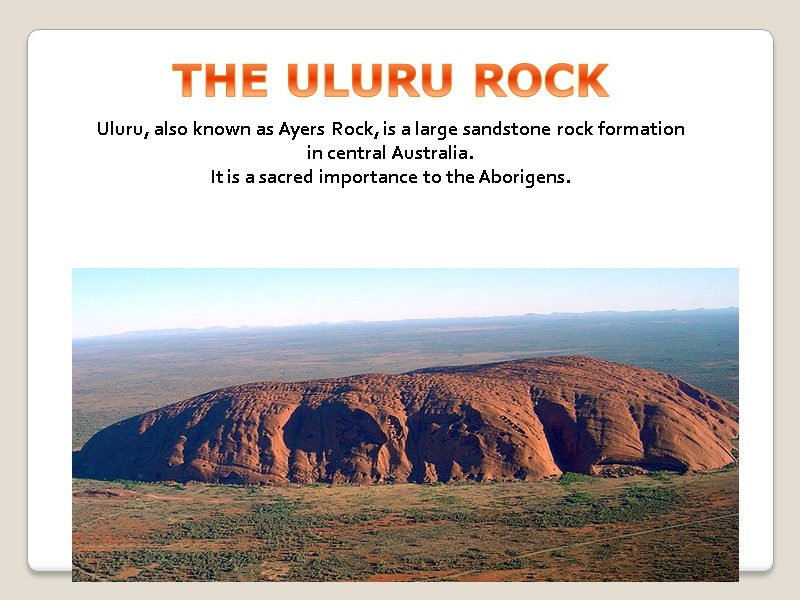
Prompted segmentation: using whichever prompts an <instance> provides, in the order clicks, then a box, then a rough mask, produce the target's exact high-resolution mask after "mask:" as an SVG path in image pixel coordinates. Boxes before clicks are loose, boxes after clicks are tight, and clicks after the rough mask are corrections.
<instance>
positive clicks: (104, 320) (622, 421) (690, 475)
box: [71, 268, 740, 582]
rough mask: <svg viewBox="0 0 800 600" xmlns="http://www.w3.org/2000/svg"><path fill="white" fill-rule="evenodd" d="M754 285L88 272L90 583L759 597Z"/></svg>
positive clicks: (576, 273)
mask: <svg viewBox="0 0 800 600" xmlns="http://www.w3.org/2000/svg"><path fill="white" fill-rule="evenodd" d="M739 318H740V316H739V271H738V269H723V268H714V269H699V268H680V269H677V268H676V269H670V268H653V269H638V268H637V269H631V268H624V269H599V268H587V269H575V268H564V269H557V268H551V269H543V268H528V269H525V268H513V269H511V268H509V269H505V268H452V269H445V268H409V269H403V268H386V269H339V268H324V269H312V268H309V269H302V268H291V269H238V268H213V269H196V268H175V269H145V268H116V269H115V268H111V269H95V268H81V269H72V340H71V344H72V580H73V581H85V582H96V581H265V582H269V581H275V582H278V581H281V582H283V581H288V582H293V581H314V582H329V581H353V582H356V581H357V582H405V581H413V582H420V581H428V582H431V581H437V582H483V581H492V582H499V581H512V582H533V581H738V580H739V572H738V569H739V469H738V463H739Z"/></svg>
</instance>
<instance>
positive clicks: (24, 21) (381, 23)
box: [0, 0, 800, 600]
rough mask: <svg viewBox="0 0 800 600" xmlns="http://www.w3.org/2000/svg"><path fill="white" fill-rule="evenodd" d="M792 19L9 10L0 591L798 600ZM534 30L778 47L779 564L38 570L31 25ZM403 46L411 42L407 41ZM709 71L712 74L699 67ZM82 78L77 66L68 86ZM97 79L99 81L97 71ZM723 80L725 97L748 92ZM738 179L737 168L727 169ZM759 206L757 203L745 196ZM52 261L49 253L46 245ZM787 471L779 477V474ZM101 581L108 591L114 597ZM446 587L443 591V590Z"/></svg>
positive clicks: (62, 7) (791, 12)
mask: <svg viewBox="0 0 800 600" xmlns="http://www.w3.org/2000/svg"><path fill="white" fill-rule="evenodd" d="M799 15H800V10H799V9H798V8H796V6H795V5H794V4H793V3H791V2H786V1H785V0H758V1H755V2H754V1H741V0H706V1H704V2H697V0H671V1H670V2H655V1H653V2H642V1H641V0H624V1H611V2H598V1H596V0H595V1H592V0H569V1H564V2H560V3H552V2H550V3H546V5H545V3H540V2H535V1H527V2H525V1H502V0H499V1H497V2H485V1H484V2H476V1H474V0H461V1H456V2H453V1H449V0H448V1H442V0H440V1H439V2H434V1H431V0H423V1H419V0H406V1H404V2H397V3H388V2H379V1H376V0H373V1H371V2H370V1H349V2H348V1H342V2H331V1H330V0H329V1H327V2H325V1H322V0H313V1H304V2H301V1H298V2H295V3H294V5H293V6H292V5H289V3H287V4H286V5H283V6H270V5H269V4H268V3H267V2H264V1H261V2H258V1H252V0H247V1H235V0H232V1H230V2H225V3H223V2H219V1H215V2H212V1H209V0H194V1H187V0H177V1H171V2H170V1H168V0H137V1H136V2H130V3H123V2H110V1H108V0H82V1H76V2H69V1H65V0H61V1H58V0H32V1H29V2H17V3H13V4H12V3H11V2H10V1H9V2H7V3H5V4H4V10H3V18H2V21H3V22H2V25H0V32H1V33H2V35H0V48H2V50H3V51H2V57H3V59H4V60H3V63H2V64H3V67H2V70H1V71H0V72H2V86H0V90H2V92H0V104H1V105H2V108H3V110H2V111H0V124H1V126H2V129H1V130H0V165H2V167H0V176H1V177H2V190H3V194H2V201H0V211H1V212H0V215H1V217H0V224H2V235H0V244H2V246H0V247H1V248H2V254H0V256H2V273H3V275H4V277H3V280H4V284H5V285H4V286H3V288H4V293H2V294H0V303H1V306H2V309H3V310H0V315H2V317H0V318H1V319H2V321H0V327H1V328H0V331H2V333H3V336H4V341H5V343H4V344H2V346H0V353H2V355H1V358H2V365H3V371H2V372H3V383H4V387H5V390H6V391H5V393H4V394H3V396H4V402H3V407H2V410H3V419H2V421H3V422H4V424H5V426H4V427H3V430H2V431H3V438H2V439H3V441H4V444H3V447H4V450H5V455H6V460H5V461H4V465H5V468H4V469H3V473H4V475H5V476H4V481H3V485H2V487H3V488H4V492H3V493H2V494H1V495H0V507H1V508H2V509H3V510H2V512H3V522H4V525H5V526H4V528H3V529H4V531H3V535H2V537H1V538H0V539H2V542H1V543H2V549H1V550H0V565H2V567H1V568H2V573H3V575H2V588H3V590H4V593H7V592H10V593H11V594H14V593H15V592H16V593H17V594H19V595H22V594H25V595H26V596H32V597H40V596H45V595H47V596H49V597H58V598H67V599H69V598H77V597H81V598H92V597H98V595H106V594H109V593H111V594H114V595H115V596H116V597H119V598H134V597H138V596H139V595H140V594H142V593H145V594H148V595H152V597H157V598H161V597H164V598H166V597H169V596H171V595H175V593H176V592H178V593H180V594H186V593H188V594H192V595H196V596H197V597H198V598H212V597H216V596H218V595H219V594H220V593H223V594H224V593H235V594H237V595H239V596H241V597H259V596H263V595H265V594H270V595H271V596H274V595H284V594H292V595H295V596H297V595H301V596H305V595H312V594H313V595H314V596H324V597H329V598H333V599H336V600H338V599H339V598H342V599H344V598H348V599H349V598H358V597H372V596H376V595H379V596H383V597H386V598H392V599H393V598H401V597H403V596H407V595H408V594H409V593H411V594H414V595H419V594H422V595H424V596H430V597H434V596H437V595H439V594H453V593H459V594H460V593H466V594H467V595H468V596H469V595H477V594H481V595H483V594H486V593H489V594H492V595H494V594H500V595H503V596H506V598H512V597H519V598H523V597H529V596H530V595H532V594H542V593H544V594H558V595H565V594H566V595H568V596H571V595H579V594H581V595H583V594H587V593H588V594H591V595H592V597H598V598H611V597H614V598H620V597H623V598H628V597H630V598H634V597H636V598H639V597H640V596H641V595H642V594H647V595H648V596H650V597H652V598H654V599H656V598H673V597H674V595H675V594H680V595H681V597H682V598H685V597H691V598H694V597H698V598H699V597H707V596H708V595H709V594H724V595H725V597H726V598H745V597H747V598H753V597H754V594H759V597H765V594H769V595H773V596H776V597H778V598H781V597H784V596H789V595H792V594H794V593H796V591H797V586H796V585H795V582H794V579H793V575H795V573H796V572H797V569H796V568H795V566H794V563H795V560H796V559H797V557H798V556H799V555H800V553H799V552H798V550H797V544H798V542H797V539H798V519H797V517H796V515H797V512H796V503H797V498H798V497H800V496H799V495H798V492H800V485H799V484H798V477H797V476H796V474H795V473H793V472H791V471H792V470H793V469H794V465H792V463H791V455H790V452H792V451H796V448H794V446H795V443H794V439H793V438H794V436H793V435H791V430H792V429H793V423H794V421H796V420H797V419H798V406H799V405H800V402H799V401H797V399H796V397H795V394H794V393H793V391H794V390H793V387H794V386H793V381H792V377H793V368H792V367H793V365H792V363H793V360H794V359H795V358H796V357H797V356H798V350H797V345H796V343H795V342H794V337H795V336H796V334H797V322H798V319H797V314H796V312H795V311H796V310H797V299H798V294H797V292H798V284H797V279H796V274H797V272H796V270H795V269H794V268H793V267H794V261H793V260H792V259H793V258H794V257H796V256H798V255H799V254H800V243H799V242H798V237H800V236H798V235H797V234H795V232H794V231H793V230H794V224H795V223H796V222H797V215H798V208H797V203H796V201H797V199H798V198H800V189H798V187H799V186H798V183H797V175H796V173H797V161H798V150H797V139H798V133H800V132H798V121H799V120H800V119H798V111H797V102H798V92H800V83H799V82H800V78H798V77H797V75H796V73H795V69H796V65H795V64H794V63H795V61H796V57H798V56H800V35H798V34H800V31H798V24H799V23H800V19H798V16H799ZM345 27H350V28H387V29H388V28H431V29H434V28H437V29H438V28H444V29H446V28H499V29H502V28H531V29H599V28H624V29H767V30H769V31H770V32H771V33H772V35H773V36H774V39H775V151H776V152H775V183H776V188H775V377H776V379H775V423H776V425H775V449H776V450H775V469H776V471H775V523H776V526H775V562H774V567H773V569H772V571H770V572H769V573H766V574H743V575H742V579H741V581H740V582H739V583H738V584H700V583H698V584H668V585H667V584H574V583H572V584H571V583H564V584H557V583H554V584H538V583H537V584H472V585H469V584H380V585H379V584H268V586H269V587H266V586H265V585H263V584H238V585H237V586H236V587H235V588H232V587H230V585H231V584H188V585H185V586H182V587H181V588H180V589H179V590H176V589H172V588H171V587H170V584H147V585H146V587H143V586H142V585H136V584H105V585H103V584H94V585H92V584H85V585H80V584H71V582H70V576H69V574H67V573H64V574H36V573H34V572H32V571H31V570H30V569H29V568H28V566H27V559H26V556H27V546H26V544H27V540H26V518H27V515H26V462H25V455H26V444H27V439H26V434H25V432H26V429H27V420H26V419H27V415H26V408H27V405H26V352H27V349H26V318H27V316H26V304H27V299H26V243H27V242H26V228H27V222H26V186H25V179H26V152H27V149H26V135H25V134H26V44H27V36H28V34H29V33H30V32H31V31H33V30H35V29H87V28H91V29H111V28H114V29H127V28H140V29H147V28H158V29H173V28H174V29H181V28H203V29H226V28H230V29H236V28H248V29H252V28H264V29H267V28H296V29H302V28H308V29H325V28H345ZM409 39H410V40H411V39H413V38H409ZM708 68H709V69H713V65H708ZM82 74H83V72H81V71H77V70H76V77H80V76H82ZM98 76H102V75H101V74H100V75H98ZM747 79H748V77H747V73H742V79H741V81H731V84H730V93H731V94H735V93H736V89H737V87H738V86H741V85H747ZM79 93H80V80H79V79H78V80H76V85H75V87H74V88H73V89H70V90H58V89H54V90H53V94H56V95H58V94H79ZM731 176H732V177H735V173H732V174H731ZM753 201H754V202H766V201H767V199H764V198H754V199H753ZM53 251H54V252H57V251H58V249H57V248H54V249H53ZM781 471H782V472H781ZM108 586H113V589H111V588H109V587H108ZM443 586H447V587H443Z"/></svg>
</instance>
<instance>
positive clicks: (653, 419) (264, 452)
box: [74, 356, 739, 483]
mask: <svg viewBox="0 0 800 600" xmlns="http://www.w3.org/2000/svg"><path fill="white" fill-rule="evenodd" d="M738 412H739V411H738V408H737V407H736V406H735V405H733V404H731V403H729V402H727V401H726V400H723V399H722V398H719V397H717V396H714V395H712V394H709V393H707V392H704V391H702V390H700V389H698V388H696V387H694V386H692V385H690V384H688V383H686V382H684V381H682V380H680V379H677V378H675V377H673V376H671V375H667V374H663V373H658V372H655V371H651V370H648V369H643V368H638V367H632V366H626V365H622V364H618V363H613V362H608V361H604V360H598V359H593V358H588V357H585V356H559V357H551V358H539V359H524V360H516V361H508V362H501V363H495V364H484V365H467V366H457V367H437V368H426V369H421V370H416V371H412V372H409V373H404V374H400V375H386V374H370V375H356V376H351V377H344V378H337V379H325V380H317V381H308V382H299V383H298V382H277V381H268V382H261V383H251V384H246V385H240V386H234V387H228V388H223V389H220V390H216V391H213V392H209V393H206V394H203V395H200V396H196V397H194V398H191V399H189V400H184V401H182V402H178V403H176V404H171V405H169V406H166V407H164V408H160V409H157V410H153V411H150V412H147V413H144V414H142V415H139V416H136V417H133V418H130V419H127V420H125V421H122V422H120V423H117V424H115V425H112V426H110V427H107V428H106V429H103V430H102V431H100V432H98V433H97V434H96V435H95V436H94V437H92V438H91V439H90V440H89V441H88V442H87V443H86V444H85V445H84V447H83V449H82V450H81V451H80V452H79V453H75V461H74V474H75V476H78V477H95V478H123V479H137V480H146V481H159V480H174V481H187V480H199V481H205V482H230V483H289V482H293V483H312V482H329V483H341V482H350V483H373V482H391V481H396V482H405V481H410V482H436V481H441V482H457V481H465V480H478V481H485V480H500V479H524V480H530V479H541V478H544V477H550V476H557V475H559V474H561V473H562V472H565V471H574V472H581V473H587V474H595V475H602V474H618V473H620V472H624V471H625V470H626V469H632V468H633V469H648V470H662V469H666V470H672V471H678V472H685V471H691V470H710V469H716V468H720V467H723V466H725V465H726V464H729V463H731V462H733V461H734V457H733V454H732V445H731V440H732V439H733V438H735V437H736V436H737V435H738Z"/></svg>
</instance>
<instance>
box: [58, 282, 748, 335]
mask: <svg viewBox="0 0 800 600" xmlns="http://www.w3.org/2000/svg"><path fill="white" fill-rule="evenodd" d="M738 290H739V282H738V270H737V269H74V270H73V274H72V301H73V312H72V314H73V336H74V337H90V336H96V335H107V334H114V333H122V332H126V331H139V330H145V329H170V328H177V327H195V328H202V327H214V326H223V327H240V326H243V325H246V326H253V327H255V326H285V325H296V324H301V323H319V322H323V321H329V322H340V321H351V320H362V321H391V320H397V319H409V318H433V317H481V316H500V315H519V314H525V313H551V312H587V311H596V310H620V311H629V310H661V309H692V308H723V307H728V306H738V305H739V294H738Z"/></svg>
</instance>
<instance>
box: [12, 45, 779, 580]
mask: <svg viewBox="0 0 800 600" xmlns="http://www.w3.org/2000/svg"><path fill="white" fill-rule="evenodd" d="M28 50H29V63H28V69H29V81H28V94H29V96H28V97H29V104H28V134H29V145H28V218H29V220H28V228H29V230H28V243H29V246H28V253H29V256H28V260H29V262H28V292H29V305H28V309H29V311H28V319H29V324H28V338H29V339H28V343H29V345H28V403H29V404H28V411H29V431H28V469H29V484H28V493H29V496H28V506H29V512H28V528H29V539H28V542H29V546H28V559H29V564H30V565H31V566H32V567H33V568H34V569H37V570H69V568H70V563H71V561H70V552H71V524H70V520H71V508H70V506H71V505H70V500H71V497H70V470H71V465H70V445H71V444H70V440H71V436H70V419H71V410H70V408H71V336H72V334H71V317H72V315H71V273H72V269H73V268H78V267H300V266H316V267H320V266H322V267H326V266H330V267H334V266H335V267H339V266H349V267H411V266H414V267H425V266H437V267H462V266H463V267H539V268H542V267H726V268H738V269H739V278H740V279H739V280H740V314H741V323H740V403H741V423H742V424H741V432H742V433H741V456H742V459H741V466H740V469H741V471H740V474H741V507H740V510H741V513H740V567H741V569H743V570H764V569H767V568H769V566H770V565H771V564H772V140H773V132H772V123H773V115H772V89H773V82H772V51H773V48H772V38H771V37H770V35H769V34H768V33H766V32H763V31H493V32H490V31H449V32H443V31H372V32H365V31H248V32H241V31H238V32H215V31H38V32H34V33H33V34H32V35H31V37H30V38H29V48H28ZM185 62H190V63H215V64H216V65H218V67H219V68H221V67H222V65H224V64H225V63H236V64H238V65H240V64H242V63H267V64H268V65H269V68H268V71H267V84H266V87H267V88H268V89H269V96H268V97H267V98H243V97H241V96H240V95H237V97H235V98H227V97H225V96H224V92H223V87H224V86H222V85H220V86H218V95H217V97H215V98H206V97H205V95H204V94H203V86H202V83H201V75H200V74H196V75H195V86H194V89H195V93H194V96H193V97H192V98H183V97H182V96H181V94H180V75H179V74H178V73H175V72H173V71H172V64H173V63H185ZM484 62H489V63H498V64H500V65H503V66H504V67H506V69H508V68H510V67H511V66H513V65H515V64H518V63H523V62H529V63H533V64H536V65H537V66H539V67H540V68H542V70H544V69H545V68H546V67H547V66H549V65H551V64H554V63H558V62H567V63H573V64H577V63H589V64H590V65H594V64H597V63H608V64H609V67H608V68H607V69H606V71H605V73H604V74H603V75H602V76H601V78H600V80H601V82H602V84H603V86H604V87H605V89H606V90H607V91H608V93H609V97H608V98H597V97H594V96H593V95H592V96H590V97H588V98H578V97H577V96H573V97H570V98H554V97H551V96H548V95H547V94H546V93H545V92H544V90H542V91H541V92H539V94H537V95H536V96H534V97H531V98H514V97H508V98H493V97H486V98H476V97H475V95H474V65H475V64H476V63H484ZM288 63H299V64H300V65H305V64H307V63H318V64H320V65H322V64H324V63H333V64H335V65H336V67H337V75H338V76H339V77H340V79H339V82H340V84H341V85H340V87H345V85H346V82H347V77H345V76H346V75H347V72H348V69H349V66H350V65H351V64H353V63H361V64H364V65H371V64H372V63H382V64H384V65H386V64H388V63H409V64H412V65H416V66H417V67H418V68H419V67H420V65H421V64H423V63H432V64H433V65H440V64H442V63H452V64H453V90H452V91H451V92H450V94H449V95H448V96H447V97H444V98H439V99H435V98H426V97H424V96H423V97H420V98H408V97H405V96H404V95H403V94H402V92H401V95H400V97H398V98H388V97H387V96H386V94H385V92H382V93H381V94H380V95H379V96H377V97H374V98H366V99H365V98H359V97H356V96H354V95H351V97H348V98H325V97H323V96H322V95H321V94H320V93H319V92H318V94H317V95H316V96H315V97H312V98H307V99H301V98H295V97H293V96H291V95H290V94H289V92H288V91H287V87H286V65H287V64H288ZM434 72H436V69H434ZM559 81H561V80H559ZM564 81H566V79H565V80H564ZM258 87H263V86H262V85H259V86H258ZM112 120H113V121H114V122H115V123H116V124H130V125H143V126H144V128H145V130H149V131H150V132H151V133H150V136H149V137H148V139H147V140H143V139H141V138H133V137H125V136H113V137H111V136H99V135H98V133H97V123H98V121H100V122H105V121H112ZM195 120H196V121H198V122H203V123H206V124H250V125H253V126H256V125H258V124H265V125H266V124H273V125H277V126H279V125H280V124H281V123H282V122H283V121H287V122H289V123H291V124H307V125H314V124H316V125H324V126H325V129H326V133H329V132H330V125H331V123H332V122H333V121H341V122H345V123H352V124H356V123H359V122H362V121H364V120H366V121H369V122H371V123H375V124H376V125H380V124H382V123H383V121H388V122H390V123H394V124H413V122H414V121H420V122H425V123H431V124H454V125H458V126H459V129H460V127H461V126H463V125H465V124H495V123H497V122H498V121H500V120H502V121H503V122H505V123H510V122H516V123H518V124H549V125H551V126H553V127H554V126H556V125H558V124H579V123H583V122H584V121H585V120H586V121H589V122H590V123H593V122H594V123H596V122H599V121H600V120H605V121H606V122H608V123H615V124H637V125H641V124H645V123H650V122H653V121H655V122H657V121H659V120H661V121H663V122H664V123H665V124H667V123H671V124H681V125H684V126H685V127H686V132H687V135H686V136H685V137H682V138H681V137H639V138H632V137H628V138H622V137H619V138H613V139H612V138H604V137H598V136H597V135H595V136H592V137H578V136H572V137H556V136H555V135H553V136H550V137H535V136H534V137H517V138H515V137H491V138H488V137H486V138H474V139H473V138H465V137H462V136H460V135H459V136H457V137H455V138H453V139H448V140H446V141H444V142H439V141H437V140H436V138H435V137H433V138H426V139H414V138H413V137H401V136H396V137H391V138H382V139H380V140H370V139H361V138H337V137H331V136H330V135H325V136H323V137H311V138H304V139H298V140H297V141H294V142H293V141H291V140H290V138H287V137H284V136H271V137H258V136H255V135H253V136H251V137H245V138H237V137H205V138H200V137H194V136H192V135H191V134H190V135H187V136H185V137H164V138H159V137H155V136H153V134H152V132H153V130H154V128H155V127H156V125H159V124H163V123H164V121H168V122H169V123H170V124H176V125H177V124H186V125H190V124H191V123H192V121H195ZM380 143H386V144H387V145H389V146H390V147H393V146H394V145H401V146H403V147H407V148H415V147H421V146H425V145H428V146H432V147H440V146H446V145H447V144H448V143H455V144H456V145H457V146H458V147H459V148H462V147H463V148H466V149H468V150H469V151H470V152H471V154H473V155H474V156H475V159H474V160H473V161H463V162H457V163H456V162H454V163H445V162H441V163H440V162H439V161H429V162H422V161H390V160H387V161H385V162H370V163H363V164H359V165H357V164H356V163H355V162H354V161H327V160H325V161H314V164H310V163H309V161H307V160H306V158H305V156H306V144H311V145H312V146H314V147H318V148H321V149H323V150H326V149H328V148H346V147H356V146H358V145H369V146H372V145H375V144H380ZM312 166H313V167H314V168H315V169H316V168H323V169H325V170H326V171H334V172H341V171H354V170H355V171H358V170H362V171H363V170H371V169H375V170H378V171H391V170H402V171H414V172H417V173H420V174H421V173H422V171H423V170H424V169H426V168H427V169H429V170H436V171H438V172H442V171H444V170H446V169H449V168H458V169H459V170H466V169H468V170H471V171H478V172H479V171H480V170H481V169H483V168H486V169H491V168H495V169H496V170H498V171H507V172H514V171H519V169H525V170H526V172H535V173H549V172H555V173H565V174H566V175H567V178H568V179H570V181H571V183H570V184H568V185H550V186H546V185H541V186H540V185H537V186H535V187H534V188H533V189H526V188H525V187H524V186H521V185H477V184H476V185H468V184H463V185H444V184H439V185H416V186H414V185H397V186H381V185H351V186H348V187H347V188H345V189H344V190H342V189H340V188H337V187H335V186H330V185H325V186H323V185H319V184H312V185H293V184H292V185H280V186H277V185H276V186H270V185H249V186H248V185H246V184H239V185H220V184H212V183H211V181H210V172H211V170H212V169H220V170H223V171H225V170H226V169H229V168H230V169H231V170H232V171H235V172H240V173H242V172H255V173H261V172H281V171H293V172H296V171H301V172H303V171H307V170H308V169H309V168H310V167H312Z"/></svg>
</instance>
